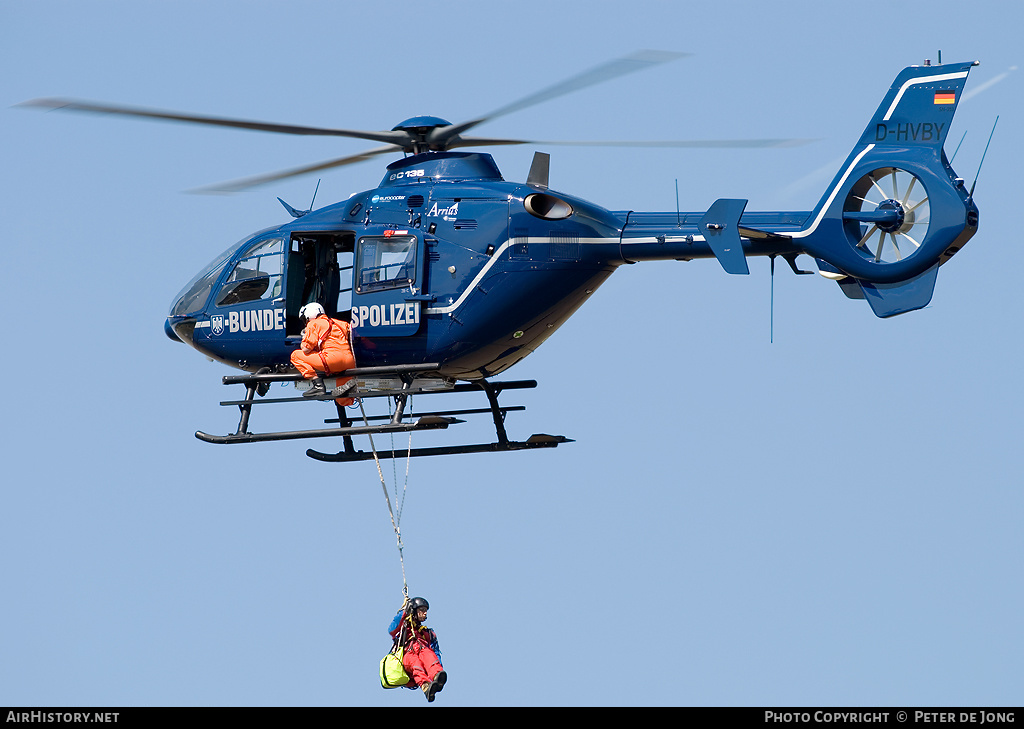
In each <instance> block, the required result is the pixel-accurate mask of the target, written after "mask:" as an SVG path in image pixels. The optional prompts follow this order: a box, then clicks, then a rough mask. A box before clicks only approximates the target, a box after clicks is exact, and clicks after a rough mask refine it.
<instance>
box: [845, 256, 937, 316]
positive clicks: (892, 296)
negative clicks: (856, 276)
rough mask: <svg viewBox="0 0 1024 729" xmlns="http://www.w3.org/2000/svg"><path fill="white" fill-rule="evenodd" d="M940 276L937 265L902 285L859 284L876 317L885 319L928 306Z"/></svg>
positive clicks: (860, 282)
mask: <svg viewBox="0 0 1024 729" xmlns="http://www.w3.org/2000/svg"><path fill="white" fill-rule="evenodd" d="M938 275H939V264H937V263H936V264H935V265H934V266H932V267H931V268H929V269H928V270H927V271H925V272H924V273H922V274H919V275H917V276H915V277H914V278H912V279H908V280H907V281H903V282H901V283H894V284H879V283H868V282H867V281H858V283H859V284H860V288H861V291H863V292H864V298H865V299H867V300H868V303H869V304H871V310H872V311H874V312H875V316H877V317H881V318H883V319H884V318H886V317H890V316H896V315H897V314H905V313H906V312H908V311H916V310H917V309H923V308H924V307H926V306H928V304H929V303H930V302H931V300H932V293H933V292H934V291H935V279H936V278H937V277H938Z"/></svg>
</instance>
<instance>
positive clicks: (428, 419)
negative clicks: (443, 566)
mask: <svg viewBox="0 0 1024 729" xmlns="http://www.w3.org/2000/svg"><path fill="white" fill-rule="evenodd" d="M438 369H439V366H438V365H432V364H426V365H404V366H396V367H362V368H355V369H351V370H347V371H346V372H344V373H340V375H339V376H341V377H355V378H356V380H357V382H359V383H360V384H361V386H360V387H358V388H357V390H358V391H357V392H355V393H354V395H355V396H356V397H359V398H360V399H364V400H366V399H370V398H379V397H391V398H394V401H395V410H394V413H392V414H390V415H383V416H381V415H373V416H368V417H366V418H365V422H364V423H362V424H358V423H357V422H356V421H355V420H353V419H352V418H350V417H349V416H348V414H347V413H346V412H345V408H344V407H342V406H341V405H337V404H336V403H335V405H336V407H337V411H338V417H337V418H334V419H329V420H326V421H324V422H325V423H337V424H338V427H333V428H318V429H313V430H294V431H282V432H272V433H252V432H250V431H249V417H250V415H251V414H252V407H253V406H254V405H265V404H271V403H285V402H313V401H317V400H320V401H323V400H333V399H334V396H333V395H330V394H328V395H322V396H317V397H284V398H265V399H256V395H257V392H258V391H259V390H260V389H261V388H262V389H263V391H264V392H265V391H266V388H267V387H268V386H269V384H270V383H273V382H299V381H301V380H302V377H301V376H300V375H297V374H251V375H228V376H226V377H224V379H223V382H224V384H225V385H234V384H241V385H244V386H245V388H246V394H245V398H244V399H242V400H226V401H223V402H221V405H225V406H237V407H238V409H239V412H240V417H239V421H238V428H237V430H236V431H235V432H234V433H231V434H228V435H210V434H209V433H204V432H203V431H196V438H198V439H200V440H202V441H205V442H207V443H217V444H229V443H259V442H264V441H275V440H298V439H303V438H326V437H332V436H333V437H338V436H340V437H341V438H343V442H344V448H343V449H342V450H341V451H339V452H338V453H322V452H320V451H316V450H313V449H309V450H307V451H306V455H308V456H309V457H310V458H313V459H316V460H318V461H327V462H348V461H366V460H370V459H372V458H374V452H373V450H372V449H371V450H368V451H364V450H356V448H355V444H354V443H353V437H354V436H360V435H366V436H370V437H371V438H372V436H374V435H378V434H385V433H406V432H408V433H411V432H414V431H419V430H443V429H446V428H448V426H449V425H455V424H457V423H463V422H465V421H464V420H462V419H460V418H459V417H458V416H461V415H476V414H482V413H490V414H491V418H492V420H493V423H494V430H495V434H496V436H497V440H496V441H494V442H493V443H473V444H468V445H451V446H438V447H433V448H412V449H406V450H390V451H377V452H376V457H377V458H406V457H418V456H441V455H457V454H465V453H496V452H500V451H518V450H531V449H535V448H554V447H557V446H558V445H559V444H561V443H572V442H573V441H572V440H571V439H569V438H566V437H564V436H561V435H547V434H543V433H538V434H534V435H532V436H530V437H529V438H528V439H526V440H525V441H514V440H509V438H508V435H507V433H506V431H505V416H506V415H507V414H508V413H509V412H512V411H522V410H525V409H526V408H525V407H524V406H521V405H512V406H502V405H499V404H498V395H499V393H501V392H502V391H503V390H517V389H527V388H534V387H536V386H537V383H536V381H534V380H518V381H509V382H488V381H487V380H477V381H474V382H469V383H458V384H454V385H451V384H448V383H446V382H444V381H443V380H439V379H437V378H436V376H435V377H431V376H430V375H431V374H432V373H435V372H436V371H437V370H438ZM389 378H390V380H389ZM388 381H394V382H396V383H400V386H399V387H388V386H380V384H379V383H382V382H384V383H386V382H388ZM366 383H377V386H367V385H366ZM479 391H483V392H484V394H485V395H486V396H487V401H488V407H486V408H471V409H462V410H443V411H435V412H428V413H420V414H419V415H417V416H416V417H415V418H412V417H410V418H406V417H405V407H406V404H407V402H408V399H409V397H410V396H412V395H414V394H427V395H441V394H447V393H455V392H479ZM381 421H383V422H381ZM371 423H373V424H371Z"/></svg>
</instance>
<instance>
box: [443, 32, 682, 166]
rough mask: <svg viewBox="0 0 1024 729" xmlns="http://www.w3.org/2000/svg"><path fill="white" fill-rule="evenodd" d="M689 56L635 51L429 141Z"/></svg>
mask: <svg viewBox="0 0 1024 729" xmlns="http://www.w3.org/2000/svg"><path fill="white" fill-rule="evenodd" d="M690 55H693V54H691V53H674V52H671V51H638V52H636V53H633V54H631V55H629V56H625V57H623V58H618V59H616V60H614V61H608V62H607V63H602V64H601V65H600V66H595V67H594V68H592V69H590V70H588V71H584V72H583V73H579V74H577V75H575V76H573V77H571V78H568V79H566V80H564V81H560V82H559V83H557V84H554V85H552V86H548V87H547V88H545V89H542V90H541V91H537V92H534V93H532V94H530V95H529V96H524V97H523V98H522V99H519V100H518V101H513V102H512V103H511V104H506V105H505V106H502V107H501V108H499V109H495V110H494V111H492V112H490V113H489V114H484V115H483V116H481V117H479V118H477V119H473V120H471V121H467V122H463V123H461V124H455V125H452V126H450V127H440V128H438V129H435V130H433V132H432V133H431V135H430V142H431V144H432V145H435V146H436V145H444V143H445V142H447V141H448V140H450V139H452V138H453V137H455V136H457V135H459V134H461V133H462V132H465V131H468V130H470V129H472V128H473V127H475V126H476V125H478V124H483V123H484V122H485V121H490V120H491V119H497V118H498V117H501V116H505V115H506V114H511V113H512V112H514V111H519V110H520V109H526V108H528V107H530V106H534V105H536V104H540V103H541V102H544V101H549V100H551V99H555V98H557V97H559V96H564V95H565V94H569V93H572V92H573V91H579V90H581V89H585V88H587V87H588V86H593V85H595V84H599V83H604V82H605V81H610V80H612V79H613V78H618V77H619V76H625V75H627V74H630V73H634V72H636V71H642V70H644V69H646V68H650V67H651V66H657V65H658V64H661V63H667V62H668V61H674V60H676V59H677V58H682V57H684V56H690Z"/></svg>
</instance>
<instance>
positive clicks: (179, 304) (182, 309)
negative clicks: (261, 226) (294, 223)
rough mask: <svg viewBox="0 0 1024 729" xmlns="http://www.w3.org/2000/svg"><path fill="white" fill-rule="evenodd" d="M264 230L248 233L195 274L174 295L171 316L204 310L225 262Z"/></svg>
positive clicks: (186, 314)
mask: <svg viewBox="0 0 1024 729" xmlns="http://www.w3.org/2000/svg"><path fill="white" fill-rule="evenodd" d="M264 232H265V231H260V232H259V233H257V234H256V235H248V236H246V237H245V238H243V239H242V240H240V241H238V242H237V243H235V244H233V245H232V246H231V247H230V248H228V249H227V250H226V251H224V252H223V253H221V254H220V255H219V256H217V257H216V258H214V259H213V260H212V261H210V263H209V264H207V265H206V266H205V267H204V268H203V270H201V271H200V272H199V273H197V274H196V275H195V276H193V277H192V280H191V281H189V282H188V283H187V284H185V286H184V287H183V288H182V289H181V291H179V292H178V295H177V296H176V297H174V304H173V305H172V306H171V316H188V315H189V314H196V313H198V312H200V311H202V310H203V308H205V306H206V302H207V301H208V300H209V298H210V292H211V291H213V285H214V284H215V283H217V279H218V278H219V276H220V273H221V269H222V268H223V266H224V264H225V263H226V262H227V261H228V259H230V258H231V256H232V255H233V254H234V253H235V251H237V250H238V249H239V248H241V247H242V246H243V245H246V244H247V243H249V241H251V240H253V239H254V238H256V237H258V236H260V235H262V234H263V233H264Z"/></svg>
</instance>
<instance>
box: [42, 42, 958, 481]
mask: <svg viewBox="0 0 1024 729" xmlns="http://www.w3.org/2000/svg"><path fill="white" fill-rule="evenodd" d="M680 55H685V54H670V53H662V52H641V53H637V54H634V55H632V56H627V57H625V58H621V59H618V60H616V61H612V62H609V63H607V64H604V65H602V66H599V67H597V68H594V69H591V70H589V71H585V72H583V73H581V74H578V75H576V76H574V77H572V78H569V79H567V80H566V81H563V82H561V83H558V84H555V85H553V86H550V87H548V88H546V89H544V90H542V91H540V92H537V93H534V94H532V95H530V96H527V97H525V98H523V99H520V100H519V101H516V102H514V103H512V104H508V105H506V106H504V107H501V108H500V109H498V110H496V111H494V112H491V113H490V114H486V115H483V116H480V117H478V118H475V119H472V120H469V121H466V122H462V123H458V124H453V123H451V122H448V121H446V120H445V119H442V118H439V117H434V116H416V117H412V118H410V119H406V120H405V121H402V122H400V123H399V124H397V125H396V126H395V127H394V128H393V129H391V130H389V131H387V130H385V131H360V130H349V129H325V128H316V127H303V126H294V125H284V124H272V123H265V122H254V121H246V120H239V119H227V118H219V117H209V116H196V115H187V114H180V113H177V112H164V111H156V110H149V109H139V108H133V107H125V106H111V105H105V104H97V103H93V102H80V101H73V100H67V99H39V100H35V101H32V102H26V104H27V105H31V106H36V107H42V108H48V109H64V110H71V111H85V112H96V113H113V114H121V115H127V116H134V117H142V118H153V119H164V120H171V121H179V122H187V123H196V124H207V125H215V126H227V127H234V128H242V129H253V130H261V131H269V132H279V133H289V134H309V135H332V136H342V137H355V138H359V139H366V140H370V141H376V142H380V143H382V145H383V146H379V147H376V148H372V149H369V150H367V151H364V152H362V153H359V154H356V155H350V156H346V157H342V158H339V159H335V160H331V161H328V162H322V163H317V164H314V165H308V166H305V167H301V168H297V169H291V170H286V171H283V172H278V173H273V174H270V175H264V176H260V177H255V178H248V179H245V180H240V181H236V182H233V183H229V184H227V185H226V186H222V187H219V188H215V189H219V190H240V189H246V188H248V187H253V186H256V185H263V184H267V183H270V182H273V181H276V180H280V179H285V178H288V177H293V176H296V175H302V174H311V173H314V172H319V171H322V170H326V169H330V168H335V167H339V166H344V165H349V164H353V163H356V162H362V161H364V160H368V159H371V158H374V157H378V156H381V155H384V154H397V153H402V155H403V156H402V158H400V159H398V160H396V161H394V162H391V163H390V164H388V165H387V168H386V171H385V173H384V176H383V178H382V179H381V181H380V183H379V184H378V185H377V187H375V188H373V189H371V190H367V191H365V192H361V193H357V194H355V195H353V196H351V197H350V198H349V199H347V200H345V201H342V202H338V203H334V204H330V205H327V206H325V207H322V208H319V209H317V210H314V209H313V208H312V205H311V206H310V209H308V210H298V209H296V208H294V207H292V206H290V205H288V204H287V203H285V202H284V201H283V200H280V198H278V199H279V200H280V202H281V203H282V205H284V207H285V208H286V210H287V211H288V213H290V215H291V216H292V218H293V220H291V221H290V222H288V223H285V224H283V225H279V226H276V227H273V228H269V229H266V230H263V231H260V232H258V233H256V234H254V235H251V236H248V237H246V238H244V239H243V240H241V241H239V242H238V243H236V244H234V245H232V246H231V247H230V248H228V249H227V250H226V251H224V252H223V253H222V254H221V255H219V256H217V257H216V258H214V259H213V261H211V262H210V263H209V264H208V265H207V266H206V267H205V268H203V269H202V270H200V271H199V272H198V273H197V274H196V275H195V276H194V277H193V278H192V280H191V281H189V282H188V283H187V284H186V285H185V286H184V287H183V288H182V290H181V291H180V292H179V294H178V295H177V296H176V297H175V298H174V302H173V304H172V305H171V308H170V312H169V314H168V316H167V319H166V321H165V322H164V329H165V332H166V334H167V336H168V337H169V338H170V339H171V340H173V341H175V342H181V343H185V344H187V345H189V346H191V347H193V348H194V349H196V350H198V351H199V352H200V353H202V354H204V355H205V356H207V357H209V358H211V359H214V360H217V361H219V362H223V363H224V364H226V365H229V366H230V367H233V368H236V369H238V370H242V371H243V374H237V375H227V376H224V377H223V382H224V384H227V385H235V384H241V385H243V386H244V387H245V391H246V394H245V396H244V398H242V399H239V400H228V401H224V402H222V403H221V404H222V405H225V406H237V407H238V408H239V412H240V416H239V423H238V427H237V429H236V431H235V432H234V433H231V434H228V435H212V434H208V433H205V432H203V431H197V432H196V437H197V438H199V439H200V440H203V441H206V442H210V443H217V444H231V443H252V442H260V441H271V440H291V439H304V438H321V437H341V438H342V439H343V443H344V446H343V449H342V450H341V451H339V452H337V453H324V452H320V451H316V450H312V449H310V450H307V455H309V456H310V457H313V458H315V459H318V460H323V461H358V460H367V459H370V458H398V457H405V456H409V457H412V456H428V455H446V454H465V453H481V452H495V451H511V450H524V449H534V448H551V447H555V446H558V445H560V444H562V443H567V442H571V440H570V439H568V438H566V437H564V436H560V435H548V434H535V435H533V436H531V437H530V438H528V439H527V440H523V441H516V440H511V439H509V437H508V434H507V432H506V430H505V426H504V421H505V416H506V415H507V414H508V413H509V412H510V411H518V410H524V409H525V408H523V407H522V406H508V405H501V404H499V402H498V396H499V394H500V393H502V392H503V391H505V390H515V389H523V388H532V387H536V385H537V383H536V382H535V381H532V380H529V381H505V382H499V381H496V380H494V379H493V378H494V377H496V376H498V375H500V374H501V373H503V372H505V371H506V370H508V369H509V368H510V367H512V366H513V365H515V364H516V363H517V362H519V361H520V360H522V359H523V358H525V357H526V356H528V355H529V354H530V353H531V352H533V351H534V350H536V349H537V348H538V347H539V346H540V345H541V344H542V343H543V342H544V341H545V340H546V339H547V338H548V337H550V336H551V335H552V334H553V333H554V332H555V331H556V330H557V329H558V328H559V327H560V326H561V325H562V324H563V323H564V322H565V321H566V320H567V319H568V318H569V317H570V316H572V314H573V313H574V312H575V311H576V310H577V309H578V308H579V307H580V306H582V305H583V304H584V303H585V302H586V301H587V300H588V298H590V296H591V295H593V294H594V292H595V291H597V289H598V288H599V287H600V285H601V284H602V283H603V282H604V281H605V280H606V279H607V278H608V277H609V276H610V275H611V274H612V273H614V272H615V270H616V269H617V268H618V267H619V266H622V265H627V264H635V263H640V262H647V261H689V260H694V259H704V258H707V259H711V258H713V259H716V260H717V261H718V263H719V264H720V265H721V266H722V268H723V269H724V270H725V271H726V272H727V273H729V274H736V275H743V274H748V273H749V268H748V265H747V260H746V259H747V258H748V257H752V256H767V257H770V258H771V259H772V262H773V265H774V259H775V258H776V257H781V258H782V259H783V260H785V261H786V262H787V263H788V264H789V266H790V268H791V269H792V270H793V272H794V273H797V274H809V273H812V272H811V271H804V270H801V269H800V268H799V267H798V265H797V262H796V259H797V256H799V255H808V256H810V257H812V258H814V259H815V261H816V263H817V267H818V272H819V273H820V274H822V275H823V276H824V277H826V278H830V279H832V280H834V281H836V282H837V283H838V286H839V287H840V289H841V290H842V292H843V293H844V294H845V295H846V296H847V297H848V298H851V299H860V300H866V302H867V304H868V305H869V306H870V308H871V310H872V312H873V313H874V314H875V315H876V316H878V317H882V318H886V317H891V316H896V315H899V314H903V313H906V312H910V311H914V310H917V309H920V308H922V307H924V306H926V305H928V303H929V302H930V300H931V297H932V292H933V290H934V287H935V282H936V277H937V273H938V269H939V267H940V266H941V265H943V264H945V263H946V262H947V261H948V260H949V259H950V258H951V257H952V256H953V255H954V254H955V253H957V252H958V251H959V250H960V249H961V248H962V247H963V246H964V245H965V244H966V243H967V242H968V241H969V240H970V239H971V237H972V236H973V235H974V234H975V232H976V231H977V228H978V208H977V206H976V205H975V202H974V188H973V186H972V187H971V189H970V190H968V189H967V187H966V185H965V182H964V180H963V178H960V177H958V176H957V175H956V173H955V172H954V170H953V168H952V167H951V165H950V162H949V160H948V159H947V157H946V154H945V151H944V148H943V147H944V143H945V140H946V136H947V134H948V132H949V128H950V125H951V121H952V119H953V115H954V113H955V111H956V108H957V105H958V103H959V101H960V97H961V93H962V91H963V88H964V86H965V84H966V81H967V77H968V74H969V72H970V69H971V67H972V66H974V65H977V62H963V63H947V64H942V63H941V62H940V63H939V64H937V65H932V64H930V63H929V62H925V65H922V66H908V67H907V68H905V69H904V70H902V71H901V72H900V73H899V74H898V75H897V77H896V79H895V81H894V82H893V84H892V86H891V87H890V88H889V90H888V92H887V93H886V94H885V96H884V98H883V100H882V102H881V104H880V105H879V106H878V109H877V110H876V111H875V113H874V114H873V116H872V117H871V118H870V120H869V122H868V124H867V126H866V127H865V130H864V132H863V133H862V135H861V136H860V138H859V139H858V140H857V142H856V144H855V145H854V147H853V149H852V151H851V152H850V154H849V156H848V157H847V159H846V161H845V162H844V163H843V164H842V165H841V166H840V168H839V170H838V171H837V172H836V174H835V177H834V178H833V180H832V182H831V183H830V184H829V185H828V186H827V188H826V189H825V191H824V193H823V194H822V196H821V198H820V200H819V202H818V203H817V205H816V206H815V207H814V209H813V210H811V211H778V212H747V211H746V204H747V201H746V200H743V199H731V198H722V199H718V200H717V201H715V202H714V203H713V204H712V205H711V206H710V208H708V209H707V210H705V211H698V212H679V211H670V212H638V211H632V210H629V211H611V210H607V209H605V208H603V207H601V206H599V205H596V204H594V203H591V202H587V201H586V200H583V199H581V198H579V197H576V196H573V195H569V194H566V193H563V192H560V191H556V190H553V189H551V187H550V186H549V169H550V157H549V155H548V154H546V153H542V152H536V153H535V155H534V158H533V163H532V166H531V168H530V171H529V174H528V176H527V179H526V181H525V182H522V183H520V182H509V181H506V180H505V179H504V178H503V177H502V175H501V172H500V171H499V169H498V167H497V165H496V163H495V162H494V159H493V158H492V157H491V155H489V154H486V153H482V152H477V151H456V150H461V149H463V148H475V147H482V146H493V145H511V144H525V143H531V142H527V141H524V140H517V139H500V138H486V137H473V136H468V135H467V132H469V131H470V130H471V129H473V128H474V127H476V126H477V125H479V124H482V123H484V122H486V121H489V120H492V119H495V118H497V117H499V116H503V115H505V114H509V113H512V112H513V111H518V110H520V109H523V108H526V107H529V106H532V105H534V104H537V103H540V102H542V101H547V100H549V99H552V98H555V97H556V96H560V95H562V94H566V93H569V92H571V91H575V90H578V89H581V88H584V87H586V86H589V85H592V84H595V83H599V82H603V81H606V80H608V79H610V78H614V77H616V76H621V75H624V74H627V73H632V72H634V71H636V70H640V69H642V68H646V67H649V66H651V65H654V64H657V63H663V62H665V61H668V60H672V59H673V58H677V57H679V56H680ZM664 144H665V145H674V146H687V145H693V146H697V145H698V144H699V143H687V142H677V143H664ZM780 144H785V140H759V141H755V142H753V143H751V144H750V145H749V146H756V145H761V146H771V145H775V146H778V145H780ZM705 146H712V144H706V145H705ZM725 146H747V145H740V144H733V145H730V144H729V143H725ZM311 302H316V303H319V304H320V305H321V306H322V307H323V308H324V310H325V311H326V313H327V314H328V316H330V317H332V318H336V319H341V320H345V321H348V322H349V323H350V324H351V328H352V334H353V337H352V344H353V352H354V354H355V358H356V362H357V367H356V368H355V369H350V370H348V371H346V372H344V373H340V376H342V377H349V376H352V377H354V378H355V380H356V389H355V393H356V394H355V396H356V397H358V398H361V399H366V398H374V397H379V398H391V399H393V400H394V405H395V406H394V410H393V411H391V410H390V408H389V413H388V414H387V415H382V416H373V417H372V418H371V417H367V416H366V415H365V412H364V415H363V423H362V424H361V425H360V424H358V423H357V422H356V421H355V420H354V419H353V418H352V417H350V416H348V414H347V413H346V411H345V408H344V407H342V405H341V404H337V403H336V407H337V411H338V417H337V418H336V419H330V420H327V421H325V424H328V425H330V427H326V428H317V429H306V430H298V431H285V432H265V433H254V432H250V430H249V419H250V415H251V413H252V408H253V407H254V406H255V405H257V404H265V403H266V404H269V403H284V402H298V401H310V400H314V401H315V400H324V401H329V402H333V401H334V396H333V395H332V393H331V390H332V388H333V387H334V386H335V383H336V380H330V379H329V380H328V384H329V387H328V392H327V394H326V395H323V396H316V397H312V398H308V397H303V396H302V393H297V395H296V396H295V397H284V398H265V397H264V396H265V395H266V394H267V391H268V388H269V385H270V384H271V383H273V382H285V383H288V382H294V383H295V385H296V387H297V388H298V389H300V390H301V389H303V388H304V387H305V386H306V384H307V382H308V381H303V379H302V377H301V376H300V375H298V374H296V372H295V370H294V368H293V367H292V366H291V364H290V361H289V355H290V353H291V352H292V351H293V350H294V349H295V348H296V347H297V346H298V344H299V339H300V336H301V331H302V327H303V322H302V320H301V318H300V315H299V312H300V309H301V308H302V307H303V306H304V305H305V304H308V303H311ZM469 391H476V392H479V391H482V392H483V393H484V394H485V395H486V397H487V400H488V406H487V407H486V408H478V409H461V410H447V411H432V412H426V413H420V414H418V416H417V417H416V418H411V417H406V415H405V408H406V403H407V402H408V399H409V398H410V397H411V396H413V395H418V394H433V395H436V394H449V393H457V392H469ZM257 396H259V397H260V399H257ZM480 413H482V414H488V413H489V414H490V415H491V417H492V420H493V424H494V427H495V433H496V440H495V441H494V442H491V443H474V444H467V445H447V446H440V447H432V448H411V446H410V448H409V449H408V450H403V451H377V450H376V448H373V450H372V452H367V451H363V450H358V449H356V448H355V446H354V443H353V438H354V437H356V436H362V435H369V436H371V445H372V436H373V435H375V434H380V433H395V432H410V433H411V432H413V431H419V430H434V429H445V428H448V427H449V426H450V425H453V424H456V423H460V422H463V421H462V420H461V419H460V416H463V415H470V414H480ZM371 421H373V422H372V423H371Z"/></svg>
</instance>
